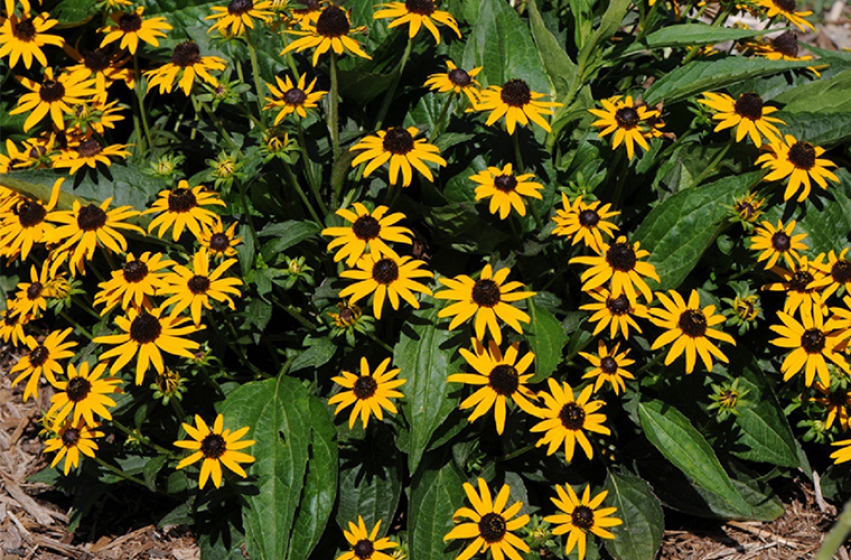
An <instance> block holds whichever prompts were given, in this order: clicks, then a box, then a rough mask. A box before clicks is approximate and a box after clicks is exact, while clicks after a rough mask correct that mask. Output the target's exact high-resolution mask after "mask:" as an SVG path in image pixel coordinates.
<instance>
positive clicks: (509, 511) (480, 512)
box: [443, 478, 529, 560]
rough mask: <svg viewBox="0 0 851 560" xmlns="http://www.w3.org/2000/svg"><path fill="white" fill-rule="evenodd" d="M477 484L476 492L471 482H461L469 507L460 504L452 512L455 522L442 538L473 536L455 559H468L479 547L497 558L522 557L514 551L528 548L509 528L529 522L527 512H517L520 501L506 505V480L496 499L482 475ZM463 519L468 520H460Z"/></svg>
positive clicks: (509, 490)
mask: <svg viewBox="0 0 851 560" xmlns="http://www.w3.org/2000/svg"><path fill="white" fill-rule="evenodd" d="M478 484H479V492H478V493H477V492H476V490H475V488H473V485H472V484H470V483H469V482H465V483H464V492H465V493H466V494H467V499H468V500H470V504H471V505H472V506H473V509H470V508H467V507H462V508H459V509H458V511H456V512H455V515H453V516H452V520H453V521H455V523H459V525H456V527H455V528H454V529H452V530H451V531H450V532H449V533H447V535H446V536H445V537H443V540H444V541H449V540H454V539H474V540H473V542H471V543H470V544H469V545H468V546H467V548H465V549H464V552H462V553H461V554H459V555H458V556H457V558H456V559H455V560H469V559H470V558H472V557H473V556H475V555H476V554H477V553H478V552H479V551H482V552H485V553H486V552H488V551H489V550H490V553H491V556H492V557H493V558H495V559H497V560H502V559H503V558H504V557H505V556H508V558H510V559H511V560H521V558H522V557H521V556H520V554H519V553H518V552H517V551H518V550H520V551H523V552H529V545H527V544H526V543H525V542H523V541H522V540H521V539H520V538H519V537H518V536H517V535H515V534H514V533H513V531H517V530H519V529H522V528H523V527H524V526H525V525H526V524H527V523H529V516H528V515H526V514H525V513H524V514H523V515H520V516H517V514H518V513H520V510H521V509H522V508H523V502H514V504H512V505H511V506H510V507H508V508H506V507H505V506H506V505H508V498H509V497H510V493H511V489H510V488H509V487H508V484H504V485H503V486H502V488H501V489H500V490H499V493H498V494H497V495H496V499H493V498H492V497H491V491H490V488H488V485H487V483H486V482H485V481H484V479H483V478H479V479H478ZM515 516H516V517H515ZM463 519H467V520H469V521H467V522H464V523H462V522H461V521H462V520H463Z"/></svg>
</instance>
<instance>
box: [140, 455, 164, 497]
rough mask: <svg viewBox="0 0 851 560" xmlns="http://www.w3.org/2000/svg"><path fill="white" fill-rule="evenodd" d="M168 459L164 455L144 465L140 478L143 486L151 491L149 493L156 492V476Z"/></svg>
mask: <svg viewBox="0 0 851 560" xmlns="http://www.w3.org/2000/svg"><path fill="white" fill-rule="evenodd" d="M166 461H168V457H166V456H165V455H157V456H156V457H153V458H151V459H150V460H149V461H148V462H147V463H145V468H144V469H143V470H142V478H143V479H144V480H145V484H147V485H148V488H150V489H151V492H156V491H157V474H159V472H160V470H161V469H162V468H163V467H164V466H165V463H166Z"/></svg>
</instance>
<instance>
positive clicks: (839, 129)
mask: <svg viewBox="0 0 851 560" xmlns="http://www.w3.org/2000/svg"><path fill="white" fill-rule="evenodd" d="M846 95H847V96H848V99H851V90H849V91H848V92H847V93H846ZM811 103H812V101H811ZM846 107H847V108H849V109H851V102H849V103H847V105H846ZM775 115H776V116H777V118H779V119H782V120H783V121H784V122H785V123H786V126H784V127H783V130H782V132H783V134H791V135H792V136H794V137H795V138H796V139H799V140H806V141H807V142H810V143H811V144H815V145H816V146H821V147H823V148H831V147H833V146H836V145H837V144H842V143H845V142H847V141H848V140H851V111H846V112H841V113H839V112H836V113H824V112H822V111H821V107H819V112H818V113H803V112H801V113H787V112H786V111H785V110H784V111H779V112H777V113H775V114H774V115H771V116H772V117H773V116H775ZM816 188H818V187H816Z"/></svg>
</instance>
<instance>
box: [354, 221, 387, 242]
mask: <svg viewBox="0 0 851 560" xmlns="http://www.w3.org/2000/svg"><path fill="white" fill-rule="evenodd" d="M352 232H353V233H354V234H355V236H356V237H357V238H358V239H362V240H364V241H369V240H370V239H375V238H376V237H378V234H379V233H380V232H381V224H379V223H378V220H376V219H375V218H373V217H372V216H360V217H359V218H358V219H357V220H355V223H353V224H352Z"/></svg>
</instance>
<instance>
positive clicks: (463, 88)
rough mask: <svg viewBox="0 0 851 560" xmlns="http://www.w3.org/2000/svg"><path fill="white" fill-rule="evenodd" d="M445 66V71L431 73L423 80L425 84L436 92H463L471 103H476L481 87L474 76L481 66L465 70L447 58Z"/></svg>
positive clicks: (480, 69)
mask: <svg viewBox="0 0 851 560" xmlns="http://www.w3.org/2000/svg"><path fill="white" fill-rule="evenodd" d="M446 67H447V68H448V69H449V70H448V71H447V72H443V73H437V74H431V75H430V76H429V77H428V79H427V80H426V81H425V86H426V87H427V88H429V89H430V90H431V91H436V92H438V93H449V92H453V93H463V94H464V95H466V96H467V99H469V100H470V104H471V105H476V104H477V103H478V102H479V100H480V95H479V94H480V91H481V87H482V85H481V84H480V83H479V82H478V81H477V80H476V76H478V75H479V72H481V71H482V66H479V67H477V68H472V69H471V70H470V71H467V70H464V69H463V68H460V67H458V66H456V65H455V63H454V62H452V61H451V60H447V61H446Z"/></svg>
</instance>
